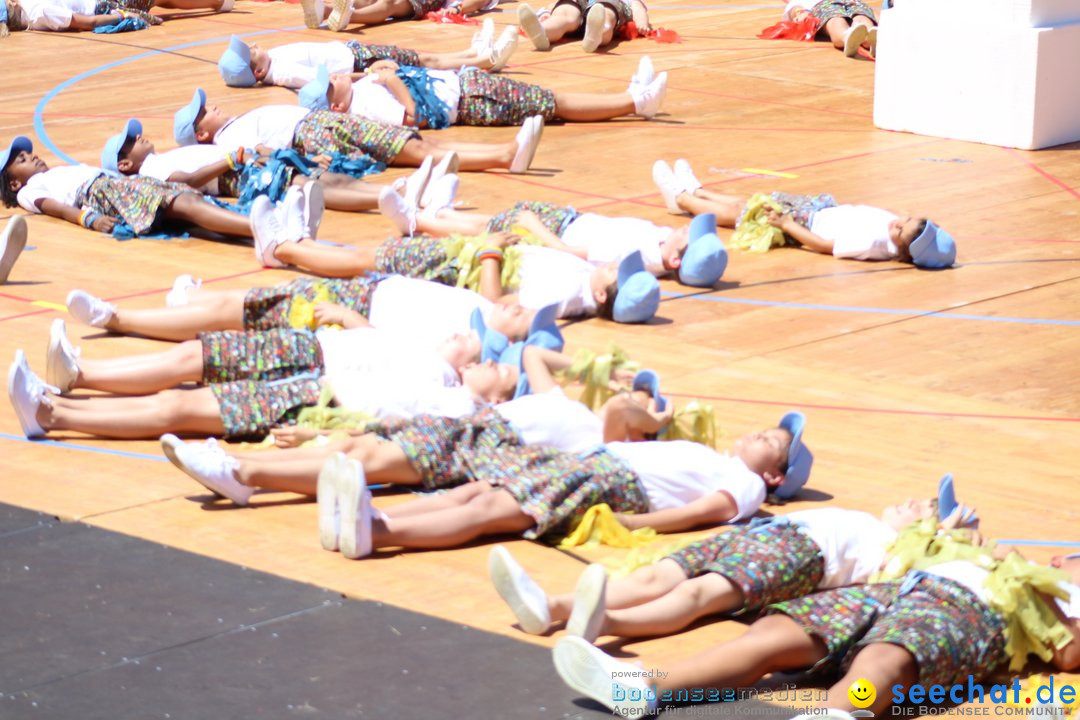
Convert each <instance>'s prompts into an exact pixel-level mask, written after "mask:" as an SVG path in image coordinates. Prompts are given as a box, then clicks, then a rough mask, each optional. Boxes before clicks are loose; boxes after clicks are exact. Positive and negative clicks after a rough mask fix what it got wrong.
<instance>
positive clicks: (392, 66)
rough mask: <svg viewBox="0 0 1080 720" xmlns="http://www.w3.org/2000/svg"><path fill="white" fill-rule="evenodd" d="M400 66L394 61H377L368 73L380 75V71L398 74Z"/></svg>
mask: <svg viewBox="0 0 1080 720" xmlns="http://www.w3.org/2000/svg"><path fill="white" fill-rule="evenodd" d="M399 67H400V66H399V65H398V64H397V63H396V62H394V61H393V60H376V61H375V62H373V63H371V65H369V66H368V72H371V73H378V72H379V71H380V70H389V71H390V72H393V73H396V72H397V71H398V68H399Z"/></svg>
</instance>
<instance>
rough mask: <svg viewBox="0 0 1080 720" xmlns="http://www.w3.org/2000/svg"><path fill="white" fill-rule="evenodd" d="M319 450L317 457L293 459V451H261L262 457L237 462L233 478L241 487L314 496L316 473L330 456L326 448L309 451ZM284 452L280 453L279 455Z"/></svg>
mask: <svg viewBox="0 0 1080 720" xmlns="http://www.w3.org/2000/svg"><path fill="white" fill-rule="evenodd" d="M304 449H305V450H306V449H307V448H304ZM313 450H316V451H322V452H323V455H322V456H321V457H318V458H316V457H308V456H307V454H305V456H303V457H296V456H293V455H292V453H293V452H294V451H293V450H282V451H281V452H264V453H263V455H265V456H266V457H265V458H261V459H256V458H255V457H252V456H249V457H245V458H244V459H243V460H240V466H239V467H238V468H237V469H236V470H235V471H234V473H233V475H234V477H235V478H236V479H237V481H239V482H240V483H241V484H242V485H248V486H251V487H257V488H266V489H267V490H279V491H281V492H294V493H298V494H300V495H314V494H315V488H316V485H317V484H318V477H319V470H321V469H322V466H323V464H324V463H325V462H326V458H328V457H330V456H331V455H333V454H334V450H333V448H331V447H330V446H326V447H321V448H313ZM283 453H284V454H283Z"/></svg>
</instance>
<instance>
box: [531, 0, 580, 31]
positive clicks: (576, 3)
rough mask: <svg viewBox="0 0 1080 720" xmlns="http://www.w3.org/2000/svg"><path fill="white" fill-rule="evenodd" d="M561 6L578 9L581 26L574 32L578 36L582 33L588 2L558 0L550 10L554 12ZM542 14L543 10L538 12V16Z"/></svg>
mask: <svg viewBox="0 0 1080 720" xmlns="http://www.w3.org/2000/svg"><path fill="white" fill-rule="evenodd" d="M561 5H570V6H572V7H576V8H577V9H578V12H580V13H581V25H580V26H579V27H578V28H577V29H576V30H574V32H575V33H577V34H578V35H580V34H581V33H582V32H584V28H585V13H586V12H588V10H589V0H559V1H558V2H557V3H555V5H554V6H552V9H553V10H554V9H555V8H557V7H559V6H561ZM544 12H545V10H543V9H542V10H540V14H542V13H544ZM568 34H570V33H568Z"/></svg>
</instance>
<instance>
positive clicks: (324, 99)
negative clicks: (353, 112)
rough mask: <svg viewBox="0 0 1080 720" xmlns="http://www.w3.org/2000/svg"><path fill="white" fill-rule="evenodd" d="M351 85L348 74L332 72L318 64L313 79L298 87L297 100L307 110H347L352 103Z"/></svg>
mask: <svg viewBox="0 0 1080 720" xmlns="http://www.w3.org/2000/svg"><path fill="white" fill-rule="evenodd" d="M352 95H353V86H352V78H351V77H350V76H348V75H342V74H340V73H334V74H333V75H331V74H330V72H329V71H328V70H327V69H326V66H325V65H320V66H319V69H318V70H316V71H315V79H314V80H312V81H311V82H309V83H308V84H307V85H305V86H304V87H302V88H300V92H299V93H298V94H297V101H298V102H299V103H300V104H301V105H302V106H303V107H306V108H307V109H308V110H326V109H327V108H329V109H330V110H333V111H334V112H348V111H349V106H350V105H352Z"/></svg>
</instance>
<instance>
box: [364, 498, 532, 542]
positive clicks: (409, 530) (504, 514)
mask: <svg viewBox="0 0 1080 720" xmlns="http://www.w3.org/2000/svg"><path fill="white" fill-rule="evenodd" d="M535 524H536V521H535V520H533V519H532V518H531V517H529V516H528V515H526V514H525V513H523V512H522V511H521V507H520V506H519V505H518V503H517V500H515V499H514V496H513V495H511V494H510V493H508V492H506V491H505V490H501V489H496V490H492V491H491V492H484V493H481V494H480V495H477V496H476V497H474V498H472V499H471V500H470V501H469V502H467V503H465V504H464V505H460V506H458V507H453V508H449V509H446V510H436V511H435V512H429V513H424V514H422V515H414V516H405V517H401V516H396V517H389V518H387V519H385V520H384V519H381V518H377V519H375V520H374V521H373V522H372V537H373V546H374V547H377V548H381V547H395V546H396V547H407V548H444V547H456V546H458V545H462V544H464V543H467V542H469V541H470V540H475V539H476V538H478V537H483V536H484V535H495V534H501V533H513V532H522V531H524V530H528V529H529V528H530V527H532V526H533V525H535Z"/></svg>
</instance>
